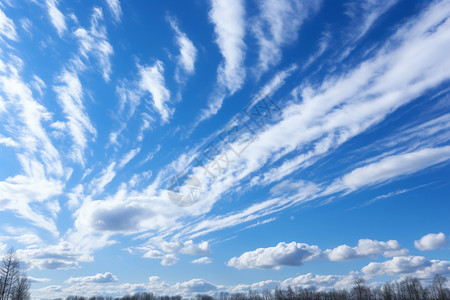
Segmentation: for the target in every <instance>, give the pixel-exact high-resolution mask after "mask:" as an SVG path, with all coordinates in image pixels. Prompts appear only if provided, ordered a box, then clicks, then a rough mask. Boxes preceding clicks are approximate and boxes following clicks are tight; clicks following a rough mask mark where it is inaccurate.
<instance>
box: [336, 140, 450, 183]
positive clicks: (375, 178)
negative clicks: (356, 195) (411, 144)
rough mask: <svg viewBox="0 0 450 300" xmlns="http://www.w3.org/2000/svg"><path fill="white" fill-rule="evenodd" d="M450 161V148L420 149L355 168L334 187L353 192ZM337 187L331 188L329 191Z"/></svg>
mask: <svg viewBox="0 0 450 300" xmlns="http://www.w3.org/2000/svg"><path fill="white" fill-rule="evenodd" d="M449 159H450V146H444V147H439V148H431V149H421V150H418V151H415V152H410V153H404V154H399V155H392V156H388V157H385V158H383V159H382V160H380V161H378V162H375V163H372V164H369V165H367V166H364V167H361V168H357V169H355V170H353V171H352V172H350V173H348V174H346V175H344V176H343V177H342V179H341V180H340V181H338V182H337V183H336V185H342V187H345V188H348V189H350V190H355V189H358V188H361V187H363V186H366V185H372V184H377V183H381V182H384V181H387V180H390V179H393V178H395V177H398V176H402V175H409V174H412V173H415V172H418V171H420V170H423V169H425V168H428V167H430V166H433V165H437V164H439V163H441V162H444V161H447V160H449ZM333 188H337V187H333V186H332V187H331V189H333Z"/></svg>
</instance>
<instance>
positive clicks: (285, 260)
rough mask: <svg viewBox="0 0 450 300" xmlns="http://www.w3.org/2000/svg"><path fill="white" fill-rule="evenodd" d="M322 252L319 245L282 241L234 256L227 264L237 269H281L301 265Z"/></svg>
mask: <svg viewBox="0 0 450 300" xmlns="http://www.w3.org/2000/svg"><path fill="white" fill-rule="evenodd" d="M321 252H322V251H321V250H320V249H319V247H317V246H310V245H307V244H303V243H296V242H291V243H289V244H286V243H284V242H281V243H278V245H276V246H275V247H269V248H259V249H256V250H255V251H249V252H245V253H243V254H242V255H241V256H239V257H233V258H232V259H230V260H229V261H228V263H227V265H228V266H230V267H234V268H237V269H244V268H248V269H280V268H281V267H282V266H301V265H303V263H304V262H306V261H310V260H313V259H316V258H318V257H319V256H320V254H321Z"/></svg>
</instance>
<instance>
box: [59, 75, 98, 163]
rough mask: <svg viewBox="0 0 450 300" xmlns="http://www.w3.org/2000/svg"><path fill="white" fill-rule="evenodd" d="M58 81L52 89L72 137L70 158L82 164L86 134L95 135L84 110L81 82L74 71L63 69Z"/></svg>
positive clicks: (86, 139) (83, 161) (86, 140)
mask: <svg viewBox="0 0 450 300" xmlns="http://www.w3.org/2000/svg"><path fill="white" fill-rule="evenodd" d="M58 82H59V83H60V85H56V86H54V87H53V89H54V91H55V92H56V94H57V96H58V100H59V104H60V106H61V108H62V110H63V112H64V114H65V116H66V119H67V121H66V124H67V127H68V129H69V131H70V135H71V136H72V139H73V143H74V146H73V150H72V159H73V160H75V161H78V162H79V163H81V164H84V163H85V159H84V150H85V149H86V147H87V142H88V135H92V136H95V135H96V130H95V128H94V126H93V125H92V123H91V120H90V119H89V117H88V115H87V113H86V112H85V107H84V105H83V90H82V86H81V82H80V80H79V79H78V75H77V74H76V73H75V72H69V71H67V70H65V69H64V70H63V71H62V73H61V74H60V75H59V77H58Z"/></svg>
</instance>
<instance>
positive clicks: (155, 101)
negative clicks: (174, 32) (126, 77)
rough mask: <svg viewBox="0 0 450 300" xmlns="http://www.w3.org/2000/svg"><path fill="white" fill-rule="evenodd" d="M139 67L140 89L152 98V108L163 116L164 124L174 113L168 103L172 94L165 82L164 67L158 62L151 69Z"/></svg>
mask: <svg viewBox="0 0 450 300" xmlns="http://www.w3.org/2000/svg"><path fill="white" fill-rule="evenodd" d="M138 67H139V75H140V81H139V87H140V88H141V90H142V91H144V92H148V93H150V94H151V96H152V102H151V104H152V106H153V108H154V109H155V110H156V111H157V112H158V113H159V114H160V115H161V118H162V120H163V122H167V121H168V120H169V118H170V116H171V115H172V113H173V110H172V109H169V107H168V105H167V103H168V102H169V101H170V92H169V90H168V89H167V88H166V85H165V82H164V76H163V73H164V66H163V63H162V62H161V61H159V60H158V61H156V62H155V64H154V65H153V66H151V67H148V66H144V67H142V66H138Z"/></svg>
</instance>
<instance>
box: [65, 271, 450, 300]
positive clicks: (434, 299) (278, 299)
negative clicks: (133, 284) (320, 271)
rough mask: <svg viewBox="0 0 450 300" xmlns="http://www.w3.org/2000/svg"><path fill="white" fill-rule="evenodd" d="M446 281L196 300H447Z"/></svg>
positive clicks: (148, 298)
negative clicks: (425, 284) (428, 283)
mask: <svg viewBox="0 0 450 300" xmlns="http://www.w3.org/2000/svg"><path fill="white" fill-rule="evenodd" d="M446 282H447V278H445V277H444V276H442V275H436V276H434V279H433V282H432V284H431V286H429V287H423V286H422V284H421V282H420V281H419V279H417V278H414V277H406V278H404V279H403V280H401V281H399V282H390V283H386V284H384V285H383V286H382V287H376V288H370V287H368V286H367V285H366V282H365V280H364V279H363V278H359V277H358V278H355V284H354V286H353V288H352V289H350V290H346V289H340V290H329V291H318V290H317V289H316V288H299V287H296V288H293V287H287V288H286V289H281V288H277V289H275V290H273V291H270V290H265V291H263V292H262V293H259V292H256V291H249V292H248V293H235V294H229V293H219V294H218V295H217V296H216V297H213V296H210V295H201V294H199V295H197V296H196V297H195V299H196V300H347V299H348V300H450V289H448V288H446V287H445V284H446ZM181 299H183V297H182V296H156V295H154V294H153V293H137V294H134V295H126V296H123V297H116V298H113V297H102V296H100V297H98V296H97V297H90V298H86V297H80V296H69V297H67V298H66V300H181Z"/></svg>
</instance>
